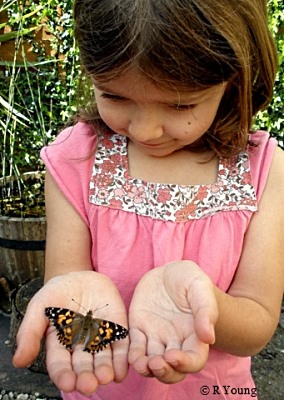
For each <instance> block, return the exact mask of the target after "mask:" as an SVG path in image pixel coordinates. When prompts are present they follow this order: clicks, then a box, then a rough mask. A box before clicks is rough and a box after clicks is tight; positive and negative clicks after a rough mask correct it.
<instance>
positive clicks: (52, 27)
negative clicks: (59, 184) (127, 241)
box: [0, 0, 83, 176]
mask: <svg viewBox="0 0 284 400" xmlns="http://www.w3.org/2000/svg"><path fill="white" fill-rule="evenodd" d="M72 6H73V0H63V1H59V0H36V1H32V2H31V1H29V0H4V1H3V2H2V5H0V12H1V13H6V19H7V21H6V23H2V24H0V42H1V44H2V45H3V46H1V47H2V48H1V47H0V52H1V56H0V129H1V132H3V134H1V135H0V149H1V164H2V171H1V172H0V176H8V175H19V174H20V173H23V172H25V171H32V170H38V169H41V168H42V165H41V161H40V159H39V151H40V149H41V148H42V147H43V146H44V145H45V144H47V143H49V142H50V141H51V140H53V138H54V137H55V135H56V134H57V133H58V131H59V130H60V129H61V128H62V127H63V126H64V124H65V123H66V122H67V121H68V119H69V117H70V115H72V114H73V113H74V112H75V111H76V108H77V106H78V104H79V103H80V101H81V100H82V99H81V100H80V98H79V95H78V88H79V85H80V81H81V80H82V79H83V78H82V74H81V71H80V66H79V56H78V50H77V48H76V46H75V40H74V37H73V21H72ZM2 15H3V14H2ZM1 20H3V18H1ZM1 28H2V29H1ZM11 39H12V42H13V43H14V44H15V45H14V49H13V50H14V54H12V57H11V54H8V56H9V57H10V61H7V59H9V57H7V55H6V56H5V47H4V45H5V44H6V43H8V42H9V41H11ZM31 54H32V55H33V57H32V61H31V57H30V55H31Z"/></svg>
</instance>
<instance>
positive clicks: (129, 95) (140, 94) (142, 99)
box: [94, 70, 226, 157]
mask: <svg viewBox="0 0 284 400" xmlns="http://www.w3.org/2000/svg"><path fill="white" fill-rule="evenodd" d="M94 84H95V96H96V103H97V107H98V111H99V114H100V116H101V118H102V119H103V121H104V122H105V124H106V125H107V126H108V127H109V128H110V129H111V130H112V131H114V132H116V133H118V134H120V135H124V136H127V137H128V138H129V139H130V140H131V141H132V142H133V144H134V145H135V146H137V147H138V149H139V150H140V151H142V152H143V153H145V154H147V155H150V156H157V157H162V156H167V155H169V154H171V153H173V152H174V151H177V150H179V149H182V148H183V147H185V146H187V145H190V144H192V143H193V142H195V141H196V140H197V139H199V138H200V137H201V136H203V134H204V133H205V132H206V131H207V130H208V129H209V127H210V126H211V124H212V122H213V120H214V118H215V116H216V113H217V110H218V107H219V104H220V101H221V99H222V96H223V94H224V91H225V88H226V83H222V84H219V85H216V86H213V87H212V88H209V89H206V90H203V91H197V92H192V91H188V92H185V91H183V92H179V91H178V90H176V91H175V90H164V89H159V88H158V87H157V86H155V85H154V84H152V83H151V82H150V81H149V80H147V78H145V77H144V76H143V75H141V74H140V73H139V72H137V71H135V70H132V71H127V72H126V73H124V74H122V75H121V76H120V77H119V78H117V79H114V80H110V81H108V82H106V83H103V84H101V83H99V82H98V81H96V80H95V79H94Z"/></svg>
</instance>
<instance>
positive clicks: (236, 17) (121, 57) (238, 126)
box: [74, 0, 277, 157]
mask: <svg viewBox="0 0 284 400" xmlns="http://www.w3.org/2000/svg"><path fill="white" fill-rule="evenodd" d="M74 19H75V36H76V39H77V43H78V46H79V50H80V55H81V61H82V65H83V67H84V69H85V71H86V72H87V73H88V74H90V75H92V76H94V77H95V79H96V80H98V81H108V80H110V79H115V78H117V77H118V76H119V75H120V74H121V73H122V72H124V71H126V70H127V69H128V68H133V67H135V68H137V69H138V70H139V71H140V72H141V73H142V74H144V75H145V76H146V77H147V79H149V80H150V81H152V82H153V83H154V84H157V85H160V86H161V87H164V88H168V89H173V88H174V89H181V90H191V91H192V90H195V91H198V90H204V89H206V88H209V87H212V86H214V85H217V84H220V83H221V82H225V81H226V82H228V85H227V89H226V91H225V93H224V96H223V99H222V100H221V103H220V106H219V110H218V112H217V115H216V118H215V120H214V122H213V124H212V125H211V127H210V129H209V130H208V131H207V132H206V133H205V134H204V136H203V137H202V138H201V140H200V141H198V143H195V144H194V145H193V146H192V148H194V149H197V150H198V149H201V150H202V149H205V148H211V149H213V150H214V151H215V153H216V154H217V155H220V156H226V157H228V156H232V155H234V154H237V153H238V152H239V151H241V150H244V149H245V148H246V145H247V143H248V135H249V133H250V130H251V126H252V122H253V117H254V116H255V115H256V113H257V112H258V111H259V110H262V109H264V108H265V107H266V106H267V105H268V103H269V102H270V101H271V98H272V95H273V84H274V80H275V75H276V71H277V54H276V50H275V45H274V41H273V39H272V37H271V35H270V32H269V30H268V27H267V9H266V1H265V0H210V1H208V0H76V1H75V5H74ZM94 117H95V119H97V116H96V112H95V111H94Z"/></svg>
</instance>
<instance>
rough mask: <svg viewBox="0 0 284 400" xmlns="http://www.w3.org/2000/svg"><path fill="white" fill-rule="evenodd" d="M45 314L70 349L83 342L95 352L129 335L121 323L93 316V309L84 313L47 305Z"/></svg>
mask: <svg viewBox="0 0 284 400" xmlns="http://www.w3.org/2000/svg"><path fill="white" fill-rule="evenodd" d="M45 315H46V316H47V318H48V319H49V320H50V321H51V322H52V324H53V325H54V326H55V328H56V334H57V337H58V340H59V342H60V343H61V344H63V345H64V346H65V347H66V348H67V349H68V350H72V349H73V348H74V347H75V346H76V344H77V343H82V342H83V343H84V345H85V348H84V351H87V352H89V353H92V354H94V353H97V352H98V351H101V350H103V349H105V348H106V346H107V345H108V344H110V343H112V342H114V341H115V340H120V339H124V338H126V336H127V335H128V330H127V329H126V328H124V327H123V326H121V325H118V324H115V323H114V322H111V321H107V320H103V319H98V318H93V317H92V311H89V312H88V313H87V315H82V314H80V313H78V312H75V311H72V310H69V309H68V308H59V307H47V308H46V309H45Z"/></svg>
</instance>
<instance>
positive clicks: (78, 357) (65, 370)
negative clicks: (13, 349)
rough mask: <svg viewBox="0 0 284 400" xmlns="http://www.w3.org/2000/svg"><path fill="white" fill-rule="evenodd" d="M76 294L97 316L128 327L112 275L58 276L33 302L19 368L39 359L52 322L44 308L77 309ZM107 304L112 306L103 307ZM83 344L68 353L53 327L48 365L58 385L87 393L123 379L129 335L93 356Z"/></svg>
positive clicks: (20, 340)
mask: <svg viewBox="0 0 284 400" xmlns="http://www.w3.org/2000/svg"><path fill="white" fill-rule="evenodd" d="M72 298H74V299H75V300H76V302H77V303H78V304H80V305H81V306H82V307H83V309H86V310H93V311H95V310H97V311H95V315H94V317H98V318H103V319H107V320H110V321H114V322H116V323H119V324H121V325H122V326H125V327H126V326H127V317H126V312H125V307H124V304H123V301H122V299H121V297H120V295H119V293H118V291H117V289H116V287H115V286H114V285H113V283H112V282H111V281H110V279H109V278H107V277H106V276H104V275H102V274H97V273H95V272H94V271H81V272H72V273H69V274H65V275H63V276H57V277H55V278H53V279H51V280H50V281H48V282H47V283H46V284H45V286H44V287H43V288H42V289H41V290H40V291H39V292H38V293H37V294H36V295H35V296H34V298H33V299H32V300H31V302H30V304H29V307H28V309H27V312H26V316H25V319H24V321H23V324H22V325H21V327H20V330H19V333H18V343H19V346H18V351H17V353H16V354H15V356H14V364H15V365H16V366H25V365H26V364H28V363H29V362H31V361H32V360H33V359H34V358H35V356H36V354H37V352H38V348H39V346H40V340H41V338H42V336H43V334H44V332H45V330H46V327H47V323H48V320H47V318H46V317H45V315H44V310H45V308H46V307H60V308H67V309H71V310H74V311H76V310H78V309H79V306H78V305H76V304H75V303H74V301H72ZM106 304H108V306H107V307H104V305H106ZM83 309H82V308H81V309H80V312H82V310H83ZM82 313H83V314H85V312H82ZM35 316H36V317H37V318H36V319H35ZM31 326H32V327H33V328H32V329H31ZM30 343H35V346H33V347H32V346H30ZM83 348H84V346H83V345H81V344H80V345H77V346H76V347H75V349H74V351H73V352H72V353H70V352H69V351H68V350H67V349H66V348H65V347H64V346H63V345H62V344H60V343H59V341H58V339H57V337H56V333H55V328H54V327H50V328H49V330H48V334H47V336H46V363H47V369H48V372H49V375H50V377H51V379H52V380H53V382H54V383H55V384H56V386H57V387H58V388H59V389H61V390H63V391H66V392H70V391H73V390H78V391H80V392H81V393H83V394H85V395H88V394H90V393H92V392H94V391H95V390H96V388H97V386H98V384H100V383H108V382H110V381H112V380H117V381H120V380H122V379H123V378H124V377H125V375H126V373H127V352H128V339H124V340H122V341H119V342H115V343H114V344H112V345H111V346H108V347H107V348H106V349H105V350H104V351H102V352H100V353H98V354H96V355H95V356H93V355H92V354H89V353H87V352H84V351H82V350H83Z"/></svg>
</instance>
